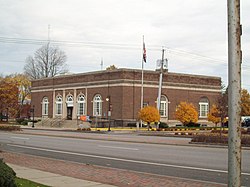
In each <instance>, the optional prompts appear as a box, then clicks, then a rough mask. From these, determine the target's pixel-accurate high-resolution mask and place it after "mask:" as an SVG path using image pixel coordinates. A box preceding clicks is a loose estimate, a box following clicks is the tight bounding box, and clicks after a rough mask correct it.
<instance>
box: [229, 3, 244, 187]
mask: <svg viewBox="0 0 250 187" xmlns="http://www.w3.org/2000/svg"><path fill="white" fill-rule="evenodd" d="M227 6H228V81H229V89H228V94H229V95H228V103H229V105H228V114H229V115H228V116H229V129H228V186H229V187H240V186H241V114H240V113H241V106H240V102H241V39H240V37H241V25H240V0H227Z"/></svg>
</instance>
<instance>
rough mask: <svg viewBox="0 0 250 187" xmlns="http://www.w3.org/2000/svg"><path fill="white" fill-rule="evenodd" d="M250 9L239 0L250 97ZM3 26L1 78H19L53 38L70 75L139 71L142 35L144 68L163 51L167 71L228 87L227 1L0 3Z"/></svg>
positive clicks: (245, 77) (246, 2)
mask: <svg viewBox="0 0 250 187" xmlns="http://www.w3.org/2000/svg"><path fill="white" fill-rule="evenodd" d="M249 10H250V1H249V0H241V23H242V25H243V35H242V51H243V63H242V87H243V88H247V89H248V91H249V90H250V78H249V76H248V75H249V74H250V64H249V61H250V53H249V49H250V24H249V20H250V14H249ZM48 25H50V29H48ZM0 28H1V29H0V74H4V75H7V74H10V73H15V72H18V73H21V72H22V71H23V67H24V64H25V59H26V58H27V57H28V56H29V55H33V54H34V52H35V51H36V50H37V49H38V48H40V47H41V46H42V43H43V42H46V40H47V39H48V33H49V36H50V39H51V41H52V45H53V44H54V45H57V46H59V47H60V49H62V50H63V51H65V53H66V55H67V57H68V60H67V64H68V66H69V69H70V72H72V73H81V72H88V71H95V70H100V69H101V65H100V64H101V59H103V62H104V68H106V67H108V66H110V65H113V64H114V65H115V66H117V67H118V68H136V69H140V68H141V61H142V60H141V59H142V36H143V35H144V37H145V44H146V49H147V61H148V62H147V63H146V64H145V65H144V67H145V69H148V70H154V69H155V67H156V60H157V59H160V58H161V50H162V47H163V46H164V48H165V49H166V53H165V57H166V58H168V61H169V71H170V72H179V73H190V74H201V75H212V76H219V77H222V80H223V82H224V83H225V84H227V71H228V70H227V1H226V0H174V1H173V0H136V1H135V0H123V1H122V0H70V1H69V0H68V1H66V0H22V1H20V0H0ZM48 31H49V32H48ZM27 39H30V40H27ZM53 41H56V42H53Z"/></svg>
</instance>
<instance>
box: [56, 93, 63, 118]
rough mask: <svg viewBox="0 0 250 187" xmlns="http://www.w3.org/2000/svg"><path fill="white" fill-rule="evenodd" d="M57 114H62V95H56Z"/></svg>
mask: <svg viewBox="0 0 250 187" xmlns="http://www.w3.org/2000/svg"><path fill="white" fill-rule="evenodd" d="M56 115H62V96H60V95H58V96H57V97H56Z"/></svg>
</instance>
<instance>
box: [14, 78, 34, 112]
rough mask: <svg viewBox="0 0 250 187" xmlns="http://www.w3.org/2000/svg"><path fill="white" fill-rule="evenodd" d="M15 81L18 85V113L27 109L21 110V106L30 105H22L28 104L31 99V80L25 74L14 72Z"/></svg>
mask: <svg viewBox="0 0 250 187" xmlns="http://www.w3.org/2000/svg"><path fill="white" fill-rule="evenodd" d="M13 78H14V80H15V82H16V83H17V86H18V92H19V94H18V102H19V109H18V115H20V114H21V113H23V112H24V113H26V114H27V111H23V108H27V109H29V108H30V106H27V107H24V106H26V105H30V103H29V102H27V101H29V100H30V99H31V81H30V80H29V78H28V76H27V75H24V74H16V75H15V76H14V77H13Z"/></svg>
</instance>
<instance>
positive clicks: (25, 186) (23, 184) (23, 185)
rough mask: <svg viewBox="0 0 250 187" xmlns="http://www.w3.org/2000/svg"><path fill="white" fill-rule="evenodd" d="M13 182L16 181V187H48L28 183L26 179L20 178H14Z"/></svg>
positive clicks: (31, 182)
mask: <svg viewBox="0 0 250 187" xmlns="http://www.w3.org/2000/svg"><path fill="white" fill-rule="evenodd" d="M15 181H16V185H17V186H18V187H49V186H46V185H43V184H39V183H36V182H33V181H30V180H27V179H22V178H18V177H16V179H15Z"/></svg>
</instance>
